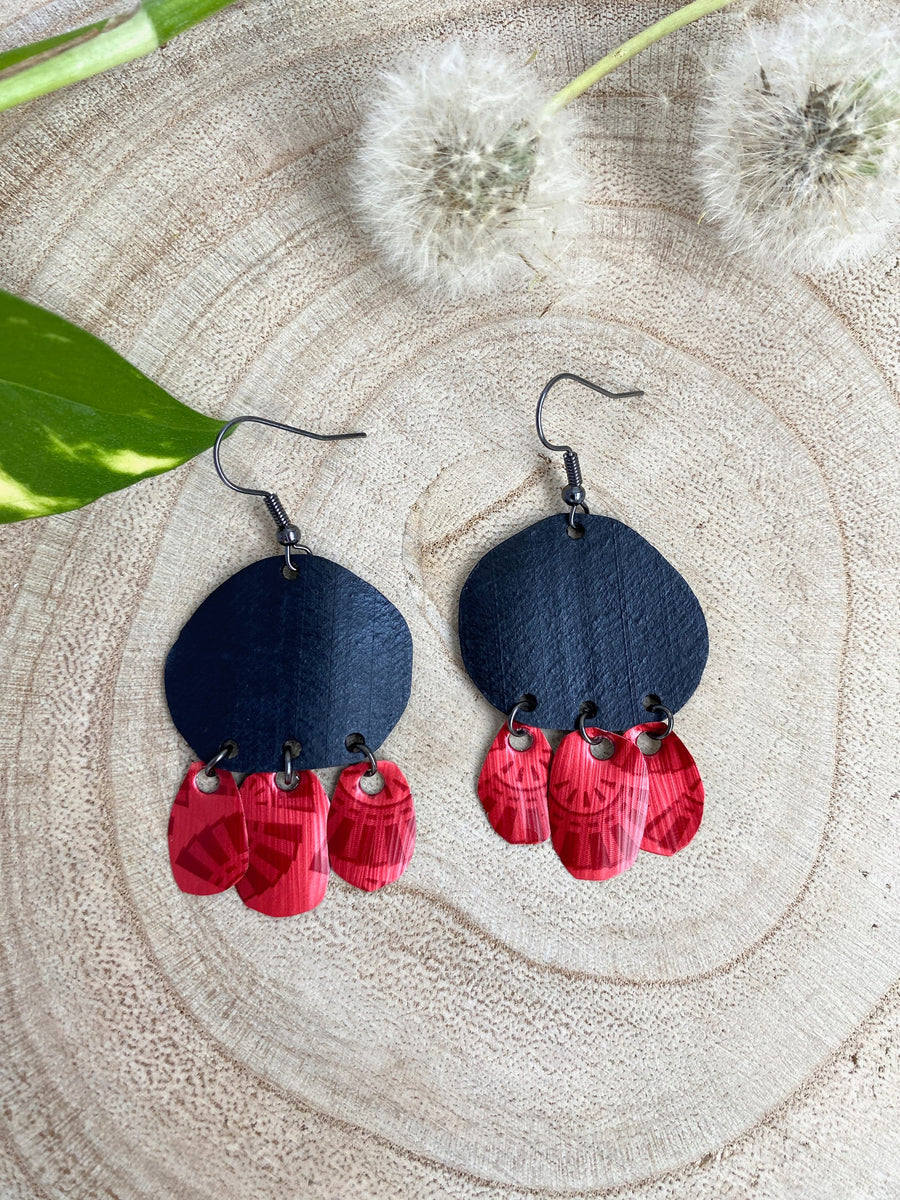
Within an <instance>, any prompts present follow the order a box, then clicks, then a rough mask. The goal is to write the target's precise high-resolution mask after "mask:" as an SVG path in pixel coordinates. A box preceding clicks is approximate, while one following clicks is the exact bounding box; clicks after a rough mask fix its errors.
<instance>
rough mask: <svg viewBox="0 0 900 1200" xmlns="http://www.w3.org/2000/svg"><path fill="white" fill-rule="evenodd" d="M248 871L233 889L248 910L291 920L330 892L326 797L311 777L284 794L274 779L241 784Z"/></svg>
mask: <svg viewBox="0 0 900 1200" xmlns="http://www.w3.org/2000/svg"><path fill="white" fill-rule="evenodd" d="M241 796H242V797H243V800H244V813H245V815H246V818H247V836H248V838H249V840H250V865H249V866H248V868H247V874H246V875H245V876H244V878H243V879H242V880H241V881H240V883H239V884H238V885H237V890H238V895H239V896H240V898H241V899H242V900H243V902H244V903H245V904H246V905H247V907H248V908H255V909H256V911H257V912H261V913H265V914H266V916H267V917H293V916H296V914H297V913H302V912H308V911H309V910H310V909H311V908H315V907H316V905H317V904H320V903H321V901H322V898H323V897H324V895H325V889H326V887H327V886H328V845H327V842H326V825H327V821H328V797H327V796H326V795H325V790H324V788H323V787H322V785H321V783H319V779H318V776H317V775H314V774H313V772H312V771H301V772H300V782H299V783H298V784H297V786H296V787H295V788H294V789H293V790H292V791H290V792H285V791H282V789H281V788H280V787H279V786H278V784H277V783H276V782H275V775H274V774H273V773H272V772H270V771H267V772H260V773H259V774H257V775H248V776H247V778H246V779H245V780H244V782H243V783H242V784H241Z"/></svg>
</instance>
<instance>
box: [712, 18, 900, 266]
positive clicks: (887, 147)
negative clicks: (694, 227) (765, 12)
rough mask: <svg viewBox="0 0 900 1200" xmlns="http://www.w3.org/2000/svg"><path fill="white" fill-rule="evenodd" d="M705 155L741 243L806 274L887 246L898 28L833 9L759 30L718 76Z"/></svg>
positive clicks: (895, 157)
mask: <svg viewBox="0 0 900 1200" xmlns="http://www.w3.org/2000/svg"><path fill="white" fill-rule="evenodd" d="M698 156H699V164H700V170H699V176H700V179H699V181H700V185H701V188H702V190H703V195H704V201H705V213H706V216H707V217H708V218H709V219H710V220H712V221H714V222H716V223H717V224H718V225H719V227H720V228H721V232H722V234H723V236H724V237H725V238H726V239H727V241H728V242H729V243H730V244H731V245H732V247H733V248H734V249H735V250H737V251H741V252H749V253H753V254H756V255H758V256H760V257H764V258H765V260H766V261H767V263H769V264H770V265H773V266H775V267H780V268H782V269H787V270H799V271H816V270H828V269H829V268H831V267H834V266H836V265H837V264H838V263H854V262H858V261H860V260H862V259H865V258H867V257H868V256H870V255H871V254H873V253H876V252H877V251H878V250H879V249H881V248H882V247H883V246H884V245H885V243H886V242H887V240H888V239H889V238H890V237H891V234H892V232H893V231H894V228H895V227H896V225H897V223H898V222H900V42H898V38H897V33H896V31H895V30H892V29H890V28H888V27H886V26H884V25H877V24H875V23H873V22H872V21H870V20H869V19H868V18H866V17H865V16H864V15H853V14H852V13H851V12H850V11H849V10H844V9H835V8H831V7H820V8H817V9H812V10H807V11H804V12H800V13H798V14H796V15H794V16H792V17H790V18H788V19H786V20H785V21H783V22H781V23H779V24H778V25H776V26H773V27H771V28H768V29H766V28H763V29H757V30H754V31H753V32H752V33H751V34H749V35H748V37H747V38H746V39H745V40H744V41H743V42H742V44H740V45H739V46H738V47H737V48H736V49H735V51H734V52H733V54H732V57H731V59H730V61H729V62H728V63H726V64H725V65H724V66H723V67H722V68H721V69H720V70H719V71H718V72H717V73H716V75H715V76H714V79H713V82H712V87H711V91H710V95H709V97H708V99H707V101H706V103H705V105H704V107H703V110H702V112H701V114H700V118H699V122H698Z"/></svg>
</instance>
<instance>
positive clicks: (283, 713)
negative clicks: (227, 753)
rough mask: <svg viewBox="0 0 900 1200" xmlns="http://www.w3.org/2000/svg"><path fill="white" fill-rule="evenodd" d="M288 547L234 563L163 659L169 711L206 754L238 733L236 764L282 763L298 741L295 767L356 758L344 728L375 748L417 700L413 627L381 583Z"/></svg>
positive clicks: (274, 766) (268, 766)
mask: <svg viewBox="0 0 900 1200" xmlns="http://www.w3.org/2000/svg"><path fill="white" fill-rule="evenodd" d="M283 561H284V560H283V559H281V558H265V559H262V560H260V561H259V562H255V563H252V564H251V565H250V566H249V567H245V568H244V570H242V571H238V572H237V574H236V575H232V576H231V578H230V579H226V581H225V582H224V583H223V584H222V585H221V587H218V588H217V589H216V590H215V591H214V592H213V593H212V594H211V595H209V596H207V598H206V599H205V600H204V601H203V603H202V604H201V605H200V607H199V608H198V609H197V611H196V612H195V613H194V614H193V616H192V617H191V618H190V620H189V621H188V622H187V624H186V625H185V627H184V628H183V629H182V631H181V633H180V634H179V635H178V640H177V641H176V642H175V645H174V646H173V647H172V649H171V650H170V651H169V656H168V658H167V659H166V673H165V681H166V699H167V701H168V704H169V711H170V712H171V714H172V720H173V721H174V722H175V725H176V726H177V728H178V730H179V732H180V733H181V735H182V737H183V738H184V739H185V741H186V742H187V743H188V744H189V745H190V746H191V747H192V749H193V750H194V751H195V752H196V754H197V756H198V758H200V759H202V760H203V761H204V762H207V761H208V760H209V759H210V758H211V757H212V756H213V755H214V754H215V753H216V751H217V750H218V749H219V746H220V745H221V744H222V742H223V741H225V740H226V739H228V738H230V739H232V740H233V741H235V742H237V744H238V755H237V757H236V758H233V759H229V760H227V761H226V762H225V763H224V764H223V766H225V767H227V768H229V769H230V770H233V771H238V772H241V771H276V770H279V769H280V768H281V766H282V746H283V744H284V742H285V741H288V740H294V741H297V742H299V743H300V745H301V746H302V752H301V754H300V756H299V757H298V758H297V760H296V764H297V767H298V768H299V769H301V770H302V769H307V768H313V767H329V766H338V765H340V764H342V763H349V762H358V761H359V755H358V754H351V753H349V752H348V750H347V749H346V747H345V745H344V739H345V738H346V737H347V735H348V734H350V733H361V734H363V736H364V737H365V739H366V742H367V743H368V745H369V746H370V747H371V748H372V749H373V750H375V749H377V748H378V746H380V745H381V743H382V742H383V741H384V739H385V738H386V737H387V736H388V734H389V733H390V732H391V730H392V729H393V728H394V726H395V725H396V723H397V721H399V719H400V716H401V715H402V713H403V710H404V709H405V708H406V704H407V701H408V700H409V689H410V681H411V676H412V638H411V637H410V632H409V627H408V626H407V624H406V621H405V620H404V619H403V617H402V615H401V614H400V613H399V612H398V611H397V609H396V608H395V607H394V605H393V604H391V602H390V601H389V600H387V599H386V598H385V597H384V596H382V594H381V592H379V591H377V590H376V589H375V588H373V587H372V585H371V584H369V583H366V582H365V580H363V579H360V578H359V576H358V575H354V574H353V572H352V571H348V570H346V569H345V568H344V567H340V566H338V564H337V563H333V562H331V561H330V560H328V559H326V558H318V557H316V556H315V555H312V554H299V555H296V556H295V559H294V561H295V563H296V565H297V568H298V575H297V578H296V579H285V577H284V576H283V575H282V573H281V567H282V563H283Z"/></svg>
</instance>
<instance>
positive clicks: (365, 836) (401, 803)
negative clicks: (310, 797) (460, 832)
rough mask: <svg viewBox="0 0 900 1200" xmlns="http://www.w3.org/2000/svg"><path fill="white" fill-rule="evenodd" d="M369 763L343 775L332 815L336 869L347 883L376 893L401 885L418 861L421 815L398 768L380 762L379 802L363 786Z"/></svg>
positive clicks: (330, 835) (330, 829)
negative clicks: (388, 885) (416, 849)
mask: <svg viewBox="0 0 900 1200" xmlns="http://www.w3.org/2000/svg"><path fill="white" fill-rule="evenodd" d="M367 770H369V764H368V763H367V762H362V763H354V764H353V766H352V767H345V768H344V770H343V771H341V775H340V778H339V779H338V782H337V787H336V788H335V791H334V796H333V797H332V800H331V811H330V812H329V814H328V850H329V853H330V855H331V865H332V867H333V868H334V870H335V872H336V873H337V874H338V875H340V877H341V879H346V881H347V882H348V883H352V884H353V886H354V887H358V888H362V889H363V891H365V892H374V891H376V890H377V889H378V888H382V887H384V885H385V884H386V883H393V882H394V880H395V879H399V878H400V876H401V875H402V874H403V872H404V871H405V870H406V868H407V867H408V866H409V860H410V859H411V858H412V855H413V846H414V845H415V841H416V813H415V809H414V808H413V798H412V794H411V792H410V790H409V784H408V783H407V782H406V778H405V777H404V775H403V772H402V771H401V770H400V768H399V767H398V766H397V764H396V763H392V762H379V763H378V771H379V774H380V775H381V777H382V779H383V780H384V787H383V788H382V790H381V791H380V792H378V793H377V794H376V795H374V796H370V795H368V794H367V793H366V792H364V791H363V789H362V787H361V786H360V781H361V780H362V777H363V774H364V772H365V771H367Z"/></svg>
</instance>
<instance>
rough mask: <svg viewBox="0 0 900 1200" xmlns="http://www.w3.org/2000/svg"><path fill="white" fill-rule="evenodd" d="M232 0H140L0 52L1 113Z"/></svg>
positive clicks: (126, 56) (122, 58)
mask: <svg viewBox="0 0 900 1200" xmlns="http://www.w3.org/2000/svg"><path fill="white" fill-rule="evenodd" d="M230 3H232V0H144V3H143V4H141V5H140V6H139V7H138V8H137V10H136V11H134V12H131V13H127V14H124V15H123V16H120V17H113V18H111V19H110V20H108V21H101V22H98V23H97V24H95V25H88V26H85V28H84V29H78V30H73V31H72V32H71V33H68V34H62V35H61V36H59V37H55V38H46V39H44V40H43V41H40V42H35V43H33V45H31V46H25V47H21V48H19V49H17V50H12V51H9V52H7V53H6V54H4V55H0V112H2V111H3V110H4V109H7V108H12V107H13V106H14V105H16V104H23V103H24V102H25V101H26V100H33V99H35V97H37V96H45V95H47V93H48V92H55V91H56V90H57V89H58V88H62V87H66V86H68V84H70V83H76V82H77V81H78V80H80V79H88V78H89V77H90V76H91V75H98V74H99V73H100V72H101V71H106V70H108V69H109V68H110V67H118V66H121V64H122V63H127V62H131V61H132V60H133V59H135V58H142V57H143V56H144V55H145V54H150V53H152V51H154V50H156V49H158V47H160V46H162V45H164V44H165V43H166V42H167V41H168V40H169V39H170V38H173V37H174V36H175V35H176V34H178V33H182V32H183V31H184V30H185V29H189V28H190V27H191V26H192V25H196V24H197V23H198V21H202V20H203V19H204V18H205V17H208V16H209V15H210V14H211V13H214V12H216V11H217V10H218V9H220V8H224V7H225V6H226V5H228V4H230Z"/></svg>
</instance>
